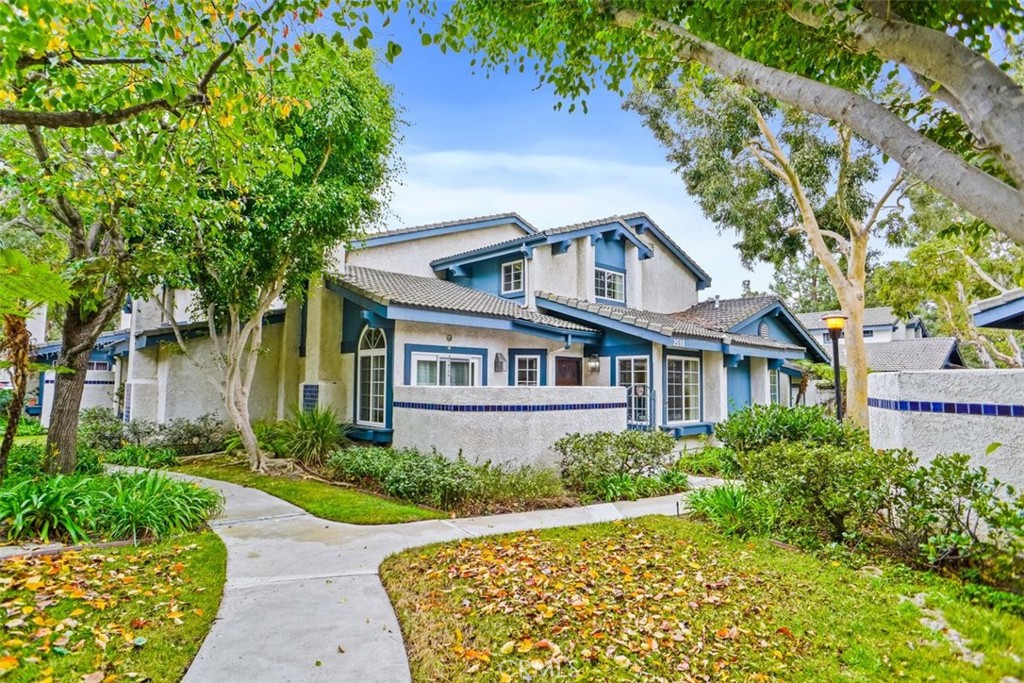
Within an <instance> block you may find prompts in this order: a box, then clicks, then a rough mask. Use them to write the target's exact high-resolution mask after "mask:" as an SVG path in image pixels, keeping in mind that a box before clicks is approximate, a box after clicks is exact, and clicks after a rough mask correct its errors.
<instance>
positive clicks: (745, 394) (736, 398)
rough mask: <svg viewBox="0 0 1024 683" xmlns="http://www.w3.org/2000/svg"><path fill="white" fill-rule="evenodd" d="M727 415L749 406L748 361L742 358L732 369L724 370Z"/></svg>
mask: <svg viewBox="0 0 1024 683" xmlns="http://www.w3.org/2000/svg"><path fill="white" fill-rule="evenodd" d="M726 387H727V389H728V392H729V393H728V403H729V414H730V415H731V414H733V413H734V412H736V411H737V410H741V409H743V408H746V407H747V406H749V405H750V359H749V358H743V359H742V360H741V361H740V362H739V364H738V365H736V367H734V368H729V369H728V370H726Z"/></svg>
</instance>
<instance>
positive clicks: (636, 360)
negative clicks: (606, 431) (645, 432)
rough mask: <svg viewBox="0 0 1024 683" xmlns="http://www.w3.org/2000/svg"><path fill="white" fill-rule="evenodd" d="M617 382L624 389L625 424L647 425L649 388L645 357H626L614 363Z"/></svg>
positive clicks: (649, 399)
mask: <svg viewBox="0 0 1024 683" xmlns="http://www.w3.org/2000/svg"><path fill="white" fill-rule="evenodd" d="M616 370H617V377H616V379H617V381H618V385H619V386H620V387H626V388H627V389H628V390H629V391H628V392H627V394H626V422H627V423H629V424H649V422H650V404H651V387H650V375H649V374H648V365H647V356H626V357H622V358H619V359H618V361H617V363H616Z"/></svg>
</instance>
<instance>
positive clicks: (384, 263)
mask: <svg viewBox="0 0 1024 683" xmlns="http://www.w3.org/2000/svg"><path fill="white" fill-rule="evenodd" d="M523 236H525V233H524V232H523V231H522V230H520V229H519V228H517V227H516V226H515V225H512V224H511V223H509V224H507V225H497V226H495V227H493V228H481V229H479V230H466V231H464V232H455V233H450V234H447V235H437V236H435V237H423V238H421V239H415V240H409V241H407V242H397V243H394V244H384V245H381V246H378V247H366V248H362V249H358V248H357V249H353V250H352V251H349V252H348V253H346V254H345V263H347V264H348V265H350V266H362V267H364V268H377V269H379V270H390V271H393V272H396V273H408V274H410V275H423V276H426V277H435V275H434V270H433V268H431V267H430V262H431V261H433V260H434V259H439V258H443V257H445V256H452V255H454V254H459V253H462V252H464V251H470V250H471V249H478V248H480V247H485V246H488V245H491V244H494V243H496V242H503V241H505V240H509V239H512V238H513V237H523Z"/></svg>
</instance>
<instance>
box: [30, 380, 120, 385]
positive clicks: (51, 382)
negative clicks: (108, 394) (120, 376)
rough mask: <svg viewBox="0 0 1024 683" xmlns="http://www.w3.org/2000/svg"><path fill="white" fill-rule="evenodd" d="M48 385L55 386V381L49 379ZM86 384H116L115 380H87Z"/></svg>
mask: <svg viewBox="0 0 1024 683" xmlns="http://www.w3.org/2000/svg"><path fill="white" fill-rule="evenodd" d="M46 383H47V384H53V383H54V380H52V379H48V380H46ZM85 383H86V384H114V380H112V379H87V380H85Z"/></svg>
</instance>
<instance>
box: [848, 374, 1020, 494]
mask: <svg viewBox="0 0 1024 683" xmlns="http://www.w3.org/2000/svg"><path fill="white" fill-rule="evenodd" d="M868 396H869V405H870V408H869V413H870V420H871V445H872V446H874V447H875V448H909V449H911V450H912V451H913V452H914V454H915V455H916V456H917V457H918V458H919V459H920V460H921V461H922V462H928V461H929V460H930V459H931V458H933V457H934V456H935V455H938V454H940V453H954V452H960V453H966V454H969V455H970V456H971V460H972V463H973V464H974V465H984V466H985V467H987V468H988V470H989V472H991V473H992V475H993V476H995V477H997V478H998V479H1000V480H1002V481H1004V482H1006V483H1010V484H1013V485H1014V486H1018V487H1020V486H1024V370H957V371H955V372H952V371H949V370H935V371H928V372H885V373H872V374H871V375H868ZM992 443H1000V444H1002V445H1001V446H1000V447H999V448H997V449H995V451H993V452H992V453H991V454H987V455H986V453H985V451H986V449H988V447H989V445H990V444H992Z"/></svg>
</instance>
